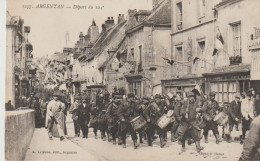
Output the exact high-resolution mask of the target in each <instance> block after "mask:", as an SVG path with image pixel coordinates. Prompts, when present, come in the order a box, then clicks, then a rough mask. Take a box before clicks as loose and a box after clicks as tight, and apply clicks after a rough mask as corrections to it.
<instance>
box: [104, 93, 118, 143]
mask: <svg viewBox="0 0 260 161" xmlns="http://www.w3.org/2000/svg"><path fill="white" fill-rule="evenodd" d="M120 106H122V96H121V95H115V96H114V101H113V102H112V103H111V104H110V105H109V107H108V109H107V111H106V119H107V128H108V129H107V130H108V132H109V134H110V135H111V136H112V139H113V144H114V145H115V144H116V135H117V131H118V121H119V116H118V110H119V108H120Z"/></svg>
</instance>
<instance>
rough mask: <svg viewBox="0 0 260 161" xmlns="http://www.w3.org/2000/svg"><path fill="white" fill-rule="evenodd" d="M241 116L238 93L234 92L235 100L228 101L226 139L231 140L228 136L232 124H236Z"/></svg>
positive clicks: (231, 129)
mask: <svg viewBox="0 0 260 161" xmlns="http://www.w3.org/2000/svg"><path fill="white" fill-rule="evenodd" d="M240 118H241V103H240V94H239V93H236V94H235V100H233V101H232V102H231V103H230V106H229V129H228V130H229V135H227V141H228V142H229V143H230V142H232V138H231V137H230V135H231V132H232V131H233V127H234V126H236V127H237V126H238V124H239V122H240Z"/></svg>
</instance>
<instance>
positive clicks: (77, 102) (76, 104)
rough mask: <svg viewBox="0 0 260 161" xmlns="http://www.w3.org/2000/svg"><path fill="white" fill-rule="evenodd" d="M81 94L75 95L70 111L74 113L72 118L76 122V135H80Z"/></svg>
mask: <svg viewBox="0 0 260 161" xmlns="http://www.w3.org/2000/svg"><path fill="white" fill-rule="evenodd" d="M80 99H81V98H80V96H75V98H74V100H75V101H74V103H73V104H72V105H71V106H70V110H69V111H70V113H71V114H72V120H73V123H74V131H75V137H79V136H80V125H79V121H78V117H79V110H78V109H79V105H80Z"/></svg>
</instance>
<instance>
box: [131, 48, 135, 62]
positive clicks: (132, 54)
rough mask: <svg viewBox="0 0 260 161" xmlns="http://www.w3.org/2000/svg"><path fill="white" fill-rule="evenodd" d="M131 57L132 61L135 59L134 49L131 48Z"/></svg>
mask: <svg viewBox="0 0 260 161" xmlns="http://www.w3.org/2000/svg"><path fill="white" fill-rule="evenodd" d="M131 56H132V60H134V59H135V49H134V48H131Z"/></svg>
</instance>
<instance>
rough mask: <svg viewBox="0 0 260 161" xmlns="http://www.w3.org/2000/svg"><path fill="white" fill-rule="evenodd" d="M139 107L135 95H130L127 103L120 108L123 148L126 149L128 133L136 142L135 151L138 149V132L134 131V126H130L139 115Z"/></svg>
mask: <svg viewBox="0 0 260 161" xmlns="http://www.w3.org/2000/svg"><path fill="white" fill-rule="evenodd" d="M137 107H138V106H137V104H136V102H135V95H134V94H133V93H129V94H128V99H127V101H126V103H124V104H123V105H122V106H120V108H119V110H118V115H119V118H120V125H119V128H120V130H119V135H120V136H121V139H122V143H123V148H126V134H127V132H130V134H131V137H132V140H133V142H134V149H136V148H137V147H138V145H137V135H136V132H135V131H134V129H133V127H132V125H131V124H130V121H131V120H132V119H134V118H135V117H137V116H138V115H139V114H138V109H137Z"/></svg>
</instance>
